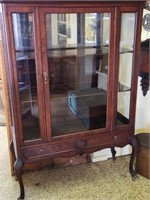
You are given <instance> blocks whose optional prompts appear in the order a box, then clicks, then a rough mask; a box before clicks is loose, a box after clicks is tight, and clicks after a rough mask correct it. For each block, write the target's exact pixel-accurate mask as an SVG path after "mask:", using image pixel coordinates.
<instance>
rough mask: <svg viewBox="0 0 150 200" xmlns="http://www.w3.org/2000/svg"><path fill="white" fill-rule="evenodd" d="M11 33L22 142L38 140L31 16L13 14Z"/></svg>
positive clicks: (38, 129)
mask: <svg viewBox="0 0 150 200" xmlns="http://www.w3.org/2000/svg"><path fill="white" fill-rule="evenodd" d="M12 21H13V32H14V42H15V51H16V65H17V71H18V87H19V95H20V108H21V117H22V127H23V140H33V139H38V138H40V128H39V116H38V115H39V113H38V103H37V102H38V98H37V82H36V70H35V68H36V66H35V56H34V44H33V30H32V28H33V27H32V25H33V16H32V14H26V13H13V14H12Z"/></svg>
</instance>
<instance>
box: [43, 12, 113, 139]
mask: <svg viewBox="0 0 150 200" xmlns="http://www.w3.org/2000/svg"><path fill="white" fill-rule="evenodd" d="M46 31H47V49H48V68H49V79H50V83H49V84H50V98H51V103H50V104H51V127H52V130H51V131H52V136H60V135H64V134H69V133H75V132H82V131H87V130H94V129H99V128H105V127H106V108H107V72H108V53H109V37H110V13H83V14H75V13H59V14H46Z"/></svg>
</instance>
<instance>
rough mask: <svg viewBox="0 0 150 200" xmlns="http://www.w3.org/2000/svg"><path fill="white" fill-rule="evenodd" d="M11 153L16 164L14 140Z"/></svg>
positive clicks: (11, 142) (11, 144)
mask: <svg viewBox="0 0 150 200" xmlns="http://www.w3.org/2000/svg"><path fill="white" fill-rule="evenodd" d="M10 151H11V154H12V157H13V161H14V162H15V160H16V156H15V150H14V143H13V141H12V140H11V141H10Z"/></svg>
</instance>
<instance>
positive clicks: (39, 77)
mask: <svg viewBox="0 0 150 200" xmlns="http://www.w3.org/2000/svg"><path fill="white" fill-rule="evenodd" d="M39 23H40V21H39V8H36V10H35V13H34V27H35V30H36V32H34V38H35V61H36V66H38V67H36V74H37V89H38V105H39V119H40V120H39V122H40V128H41V137H42V140H43V141H46V133H47V130H46V120H45V119H46V113H45V112H46V109H45V95H44V94H45V92H44V89H45V88H44V86H45V85H44V82H43V67H42V48H41V47H42V44H41V40H40V28H41V26H39Z"/></svg>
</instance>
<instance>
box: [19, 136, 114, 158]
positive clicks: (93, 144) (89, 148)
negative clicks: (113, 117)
mask: <svg viewBox="0 0 150 200" xmlns="http://www.w3.org/2000/svg"><path fill="white" fill-rule="evenodd" d="M112 144H113V140H112V135H111V134H106V133H105V134H99V135H95V136H94V137H93V136H90V137H82V138H79V139H76V140H73V141H67V142H65V141H64V142H61V143H57V144H44V143H43V144H42V145H40V146H37V147H31V148H30V147H24V148H22V151H23V152H22V154H23V159H24V160H28V159H39V158H41V157H43V158H44V157H51V158H54V157H61V156H64V157H65V156H66V157H67V156H74V155H77V154H79V155H82V154H83V153H92V152H94V151H97V150H100V149H103V148H107V147H108V145H109V146H110V145H112Z"/></svg>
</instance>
